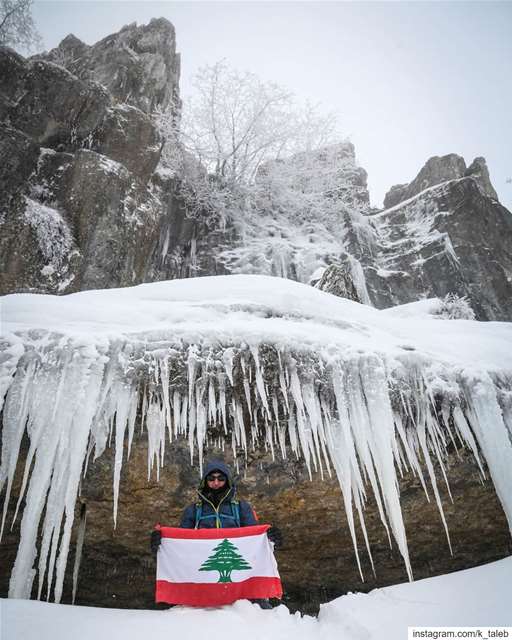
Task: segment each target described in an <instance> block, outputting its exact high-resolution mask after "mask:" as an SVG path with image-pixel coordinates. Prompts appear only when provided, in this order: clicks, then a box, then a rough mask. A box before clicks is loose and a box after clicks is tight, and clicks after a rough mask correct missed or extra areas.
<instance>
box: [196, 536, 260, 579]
mask: <svg viewBox="0 0 512 640" xmlns="http://www.w3.org/2000/svg"><path fill="white" fill-rule="evenodd" d="M247 569H252V567H251V565H250V564H249V563H248V562H247V561H246V560H244V558H243V557H242V556H241V555H240V554H239V553H238V549H237V547H235V545H234V544H233V543H232V542H230V541H229V540H228V539H227V538H225V539H224V540H223V541H222V542H221V543H220V544H219V545H217V546H216V547H215V549H214V550H213V552H212V555H211V556H210V557H209V558H208V559H207V560H205V561H204V562H203V564H202V565H201V567H200V568H199V571H218V572H219V573H220V578H219V580H218V582H231V572H232V571H235V570H237V571H246V570H247Z"/></svg>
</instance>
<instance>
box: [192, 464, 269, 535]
mask: <svg viewBox="0 0 512 640" xmlns="http://www.w3.org/2000/svg"><path fill="white" fill-rule="evenodd" d="M197 494H198V498H199V500H198V501H197V502H196V503H195V504H191V505H189V506H188V507H187V508H186V509H185V511H184V513H183V517H182V518H181V523H180V527H182V528H183V529H205V528H206V529H212V528H217V529H220V528H226V527H249V526H251V525H253V524H257V523H258V519H257V517H256V514H255V512H254V511H253V509H252V507H251V505H250V504H249V503H248V502H245V501H244V500H237V499H236V486H235V484H234V482H233V479H232V477H231V472H230V470H229V468H228V467H227V466H226V465H225V464H224V463H223V462H220V461H218V460H215V461H212V462H210V463H209V464H207V465H206V467H205V469H204V473H203V478H202V480H201V483H200V485H199V489H198V491H197Z"/></svg>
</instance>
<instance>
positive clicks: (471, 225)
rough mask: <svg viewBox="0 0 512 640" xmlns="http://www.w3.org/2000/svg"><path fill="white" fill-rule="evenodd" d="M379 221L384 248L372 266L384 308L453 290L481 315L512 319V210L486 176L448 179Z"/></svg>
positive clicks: (374, 290)
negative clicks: (484, 181)
mask: <svg viewBox="0 0 512 640" xmlns="http://www.w3.org/2000/svg"><path fill="white" fill-rule="evenodd" d="M373 222H374V224H375V227H376V230H377V237H378V238H379V240H378V252H377V254H376V256H375V258H376V259H375V262H374V263H373V265H367V267H366V270H365V271H366V278H367V286H368V290H369V293H370V297H371V298H372V301H373V302H374V304H375V305H376V306H377V307H388V306H393V305H396V304H403V303H405V302H412V301H413V300H418V299H419V298H421V297H435V296H438V297H442V296H444V295H446V294H447V293H450V292H453V293H457V294H458V295H461V296H467V297H468V298H469V301H470V303H471V306H472V307H473V309H474V311H475V313H476V316H477V318H478V319H481V320H510V318H512V304H511V300H512V297H511V296H512V282H511V274H512V254H511V252H510V239H511V238H512V215H511V214H510V212H509V211H508V210H507V209H505V207H502V206H501V205H500V204H499V203H498V202H497V201H496V200H494V199H491V198H489V197H488V196H487V195H485V193H483V190H482V187H481V183H480V180H479V179H478V181H477V180H476V179H474V178H473V176H470V177H465V178H460V179H457V180H451V181H448V182H445V183H442V184H440V185H439V186H437V187H435V188H432V189H430V190H429V191H427V192H425V193H422V194H420V195H418V196H417V197H416V198H414V199H412V200H409V201H407V202H404V203H403V204H401V205H396V206H395V207H393V208H391V209H389V210H384V211H383V212H381V213H380V214H378V215H377V216H374V217H373ZM483 239H484V240H485V241H484V242H482V240H483Z"/></svg>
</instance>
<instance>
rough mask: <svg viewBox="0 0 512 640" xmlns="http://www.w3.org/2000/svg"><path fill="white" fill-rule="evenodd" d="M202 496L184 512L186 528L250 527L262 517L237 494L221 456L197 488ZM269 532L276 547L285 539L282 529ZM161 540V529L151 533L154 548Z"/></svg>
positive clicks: (182, 519) (273, 528) (183, 527)
mask: <svg viewBox="0 0 512 640" xmlns="http://www.w3.org/2000/svg"><path fill="white" fill-rule="evenodd" d="M197 494H198V500H197V502H195V503H194V504H191V505H189V506H188V507H187V508H186V509H185V511H184V512H183V516H182V518H181V522H180V527H181V528H182V529H204V528H210V529H211V528H217V529H221V528H231V527H250V526H251V525H255V524H258V518H257V517H256V513H255V512H254V510H253V508H252V507H251V505H250V504H249V503H248V502H246V501H245V500H238V499H237V498H236V486H235V483H234V482H233V478H232V475H231V472H230V470H229V467H228V466H227V465H225V464H224V463H223V462H221V461H220V460H213V461H212V462H209V463H208V464H207V465H206V467H205V469H204V473H203V477H202V479H201V482H200V484H199V488H198V491H197ZM267 535H268V537H269V539H270V540H271V541H272V542H273V543H274V545H275V546H276V547H279V546H280V545H281V542H282V536H281V532H280V531H279V529H278V528H277V527H271V528H270V529H269V530H268V532H267ZM160 542H161V534H160V531H153V533H152V534H151V550H152V551H153V553H156V552H157V551H158V547H159V546H160Z"/></svg>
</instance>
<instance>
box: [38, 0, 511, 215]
mask: <svg viewBox="0 0 512 640" xmlns="http://www.w3.org/2000/svg"><path fill="white" fill-rule="evenodd" d="M34 16H35V19H36V22H37V24H38V27H39V29H40V31H41V32H42V35H43V39H44V44H45V48H46V49H50V48H52V47H54V46H56V45H57V44H58V43H59V42H60V40H61V39H62V38H64V37H65V36H66V35H67V34H68V33H74V34H75V35H76V36H77V37H79V38H80V39H82V40H83V41H84V42H86V43H88V44H93V43H94V42H96V41H97V40H99V39H101V38H103V37H104V36H106V35H108V34H110V33H113V32H114V31H118V30H119V29H120V28H121V27H122V26H123V25H125V24H127V23H130V22H134V21H137V22H139V24H142V23H146V22H148V21H149V20H150V19H151V18H152V17H160V16H164V17H166V18H168V19H169V20H170V21H171V22H172V23H173V24H174V26H175V27H176V34H177V42H178V51H180V52H181V55H182V78H181V88H182V95H183V96H186V95H187V93H188V91H189V87H190V77H191V76H192V74H193V73H194V72H195V70H196V69H197V68H198V66H201V65H204V64H213V63H214V62H217V61H218V60H220V59H223V58H225V59H226V60H227V61H228V63H229V64H230V65H231V66H233V67H235V68H238V69H240V70H249V71H252V72H254V73H256V74H258V75H259V76H260V77H261V78H262V79H264V80H270V81H273V82H277V83H279V84H281V85H284V86H286V87H287V88H288V89H290V90H291V91H292V92H294V93H295V94H296V95H297V97H299V98H304V99H310V100H312V101H314V102H319V103H322V104H323V105H325V107H326V109H328V110H334V111H336V112H338V113H339V115H340V122H341V127H342V130H343V132H344V133H345V134H346V135H347V136H348V137H349V138H350V139H351V140H352V142H353V143H354V144H355V146H356V153H357V157H358V161H359V163H360V164H361V166H363V167H364V168H365V169H366V170H367V172H368V183H369V188H370V197H371V200H372V203H373V204H375V205H377V206H380V205H381V203H382V199H383V197H384V195H385V193H386V191H387V190H388V189H389V188H390V187H391V185H393V184H396V183H403V182H409V181H410V180H412V179H413V178H414V176H415V175H416V174H417V173H418V171H419V169H420V168H421V167H422V166H423V164H424V163H425V161H426V160H427V159H428V158H429V157H431V156H433V155H444V154H446V153H458V154H460V155H462V156H463V157H464V158H465V160H466V163H467V164H469V163H470V162H471V161H472V160H473V159H474V157H476V156H484V157H485V158H486V160H487V163H488V166H489V170H490V173H491V180H492V181H493V184H494V186H495V188H496V190H497V192H498V195H499V197H500V200H501V202H502V203H503V204H504V205H505V206H507V207H508V208H509V209H512V181H511V182H507V179H508V178H512V158H511V149H512V115H511V114H512V111H511V104H512V89H511V86H512V85H511V73H510V72H511V68H512V37H511V34H512V2H487V1H482V2H443V1H441V2H272V1H267V2H264V1H260V2H245V1H242V0H239V1H238V2H215V1H209V2H199V1H198V2H194V1H188V2H153V1H152V0H147V1H131V2H126V1H124V0H117V1H104V2H93V1H90V2H89V1H85V0H61V1H60V2H55V1H46V0H36V3H35V11H34Z"/></svg>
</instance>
